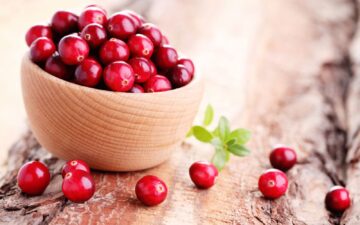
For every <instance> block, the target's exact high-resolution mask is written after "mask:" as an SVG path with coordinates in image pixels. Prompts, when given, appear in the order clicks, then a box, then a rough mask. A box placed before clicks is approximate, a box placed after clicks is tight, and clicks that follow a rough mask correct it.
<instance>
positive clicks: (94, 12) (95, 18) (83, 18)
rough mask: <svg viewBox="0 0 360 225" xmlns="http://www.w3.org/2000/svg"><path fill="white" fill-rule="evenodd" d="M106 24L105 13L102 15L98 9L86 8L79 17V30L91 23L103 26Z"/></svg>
mask: <svg viewBox="0 0 360 225" xmlns="http://www.w3.org/2000/svg"><path fill="white" fill-rule="evenodd" d="M106 22H107V18H106V13H104V11H103V10H102V9H100V8H98V7H87V8H85V10H84V11H83V12H82V13H81V14H80V16H79V28H80V30H82V29H83V28H84V27H86V26H87V25H88V24H91V23H97V24H100V25H102V26H105V25H106Z"/></svg>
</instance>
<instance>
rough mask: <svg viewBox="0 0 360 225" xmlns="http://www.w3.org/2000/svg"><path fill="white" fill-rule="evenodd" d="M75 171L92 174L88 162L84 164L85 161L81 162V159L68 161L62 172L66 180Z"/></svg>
mask: <svg viewBox="0 0 360 225" xmlns="http://www.w3.org/2000/svg"><path fill="white" fill-rule="evenodd" d="M74 170H82V171H84V172H86V173H90V167H89V166H88V164H87V163H86V162H84V161H83V160H80V159H74V160H70V161H67V162H66V163H65V164H64V166H63V168H62V170H61V175H62V177H63V178H64V177H65V175H66V174H67V173H69V172H73V171H74Z"/></svg>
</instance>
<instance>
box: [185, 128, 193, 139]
mask: <svg viewBox="0 0 360 225" xmlns="http://www.w3.org/2000/svg"><path fill="white" fill-rule="evenodd" d="M193 135H194V133H193V128H192V127H191V128H190V130H189V131H188V132H187V134H186V137H187V138H189V137H191V136H193Z"/></svg>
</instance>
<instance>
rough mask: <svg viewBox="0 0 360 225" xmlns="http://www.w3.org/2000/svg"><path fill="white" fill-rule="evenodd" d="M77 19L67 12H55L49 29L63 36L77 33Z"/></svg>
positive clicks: (74, 15)
mask: <svg viewBox="0 0 360 225" xmlns="http://www.w3.org/2000/svg"><path fill="white" fill-rule="evenodd" d="M78 20H79V17H78V16H77V15H76V14H74V13H72V12H68V11H57V12H56V13H55V14H54V15H53V17H52V19H51V28H52V29H53V30H54V31H55V32H56V33H57V34H59V35H61V36H63V35H66V34H70V33H73V32H76V31H77V28H78Z"/></svg>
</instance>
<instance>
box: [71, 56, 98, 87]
mask: <svg viewBox="0 0 360 225" xmlns="http://www.w3.org/2000/svg"><path fill="white" fill-rule="evenodd" d="M101 75H102V67H101V65H100V64H99V63H98V62H97V61H95V60H94V59H89V58H88V59H85V60H84V61H82V63H80V64H79V65H78V66H77V67H76V70H75V82H76V83H77V84H80V85H83V86H86V87H95V86H96V85H98V84H99V82H100V79H101Z"/></svg>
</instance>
